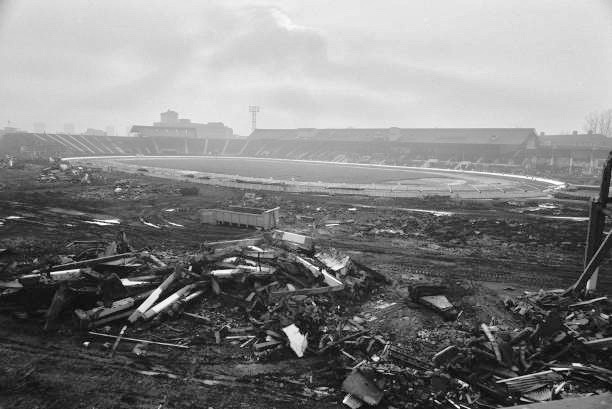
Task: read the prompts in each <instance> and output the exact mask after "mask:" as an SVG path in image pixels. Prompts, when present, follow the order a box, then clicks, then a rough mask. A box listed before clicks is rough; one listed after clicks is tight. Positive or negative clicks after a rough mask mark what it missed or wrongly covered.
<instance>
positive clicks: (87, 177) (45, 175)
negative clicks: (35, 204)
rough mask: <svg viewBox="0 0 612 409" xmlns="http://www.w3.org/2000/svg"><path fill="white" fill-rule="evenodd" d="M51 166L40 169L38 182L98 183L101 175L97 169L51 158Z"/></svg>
mask: <svg viewBox="0 0 612 409" xmlns="http://www.w3.org/2000/svg"><path fill="white" fill-rule="evenodd" d="M51 162H52V163H51V166H48V167H46V168H44V169H42V170H41V172H40V174H39V175H38V178H37V181H38V182H39V183H55V182H64V183H80V184H82V185H91V184H99V183H100V182H101V181H102V179H103V177H102V175H101V172H100V170H99V169H94V168H87V167H83V166H72V165H70V163H68V162H63V161H61V160H59V159H57V160H52V161H51Z"/></svg>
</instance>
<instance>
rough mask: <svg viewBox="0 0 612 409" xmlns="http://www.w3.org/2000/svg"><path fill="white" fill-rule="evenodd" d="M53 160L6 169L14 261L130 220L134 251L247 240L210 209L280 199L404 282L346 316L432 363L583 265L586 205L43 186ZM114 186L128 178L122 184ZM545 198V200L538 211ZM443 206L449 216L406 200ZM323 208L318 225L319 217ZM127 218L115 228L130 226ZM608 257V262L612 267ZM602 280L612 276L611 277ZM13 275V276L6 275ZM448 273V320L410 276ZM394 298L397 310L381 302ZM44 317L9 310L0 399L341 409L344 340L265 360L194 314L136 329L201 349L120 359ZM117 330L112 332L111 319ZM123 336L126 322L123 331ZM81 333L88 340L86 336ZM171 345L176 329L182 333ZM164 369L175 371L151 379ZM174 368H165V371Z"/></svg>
mask: <svg viewBox="0 0 612 409" xmlns="http://www.w3.org/2000/svg"><path fill="white" fill-rule="evenodd" d="M41 169H42V166H40V165H33V164H30V165H27V166H26V167H25V168H24V169H0V187H1V188H0V222H1V225H0V248H10V249H11V250H12V251H13V254H14V255H13V257H14V258H15V259H17V260H21V261H28V260H32V259H33V258H35V257H46V256H48V255H50V254H54V253H55V254H58V253H59V254H67V252H68V251H67V250H66V244H67V243H69V242H71V241H74V240H93V239H96V240H97V239H104V240H113V239H114V238H115V237H116V235H117V232H118V231H119V230H123V231H125V232H126V233H127V236H128V237H129V238H130V240H132V244H133V245H134V246H135V247H137V248H150V249H152V250H153V251H154V252H155V254H158V255H159V256H160V257H164V258H165V259H166V260H170V261H171V260H177V261H180V260H184V259H185V258H186V257H189V256H190V255H193V254H196V253H197V252H198V251H199V250H200V249H201V246H202V243H204V242H206V241H215V240H227V239H234V238H242V237H248V236H250V235H252V234H254V231H253V230H248V229H240V228H232V227H225V226H209V225H201V224H200V223H199V221H198V217H197V210H198V209H200V208H208V207H217V206H221V205H227V204H243V203H244V204H249V205H253V204H258V205H261V206H281V212H282V218H281V223H282V225H281V228H282V229H287V230H292V231H297V232H303V233H306V234H312V235H313V236H314V237H315V239H316V242H317V244H318V245H322V246H327V245H329V246H334V247H336V248H339V249H342V250H343V251H345V252H347V253H348V254H349V255H351V257H353V258H354V259H356V260H359V261H361V262H362V263H364V264H366V265H368V266H370V267H372V268H374V269H377V270H378V271H380V272H381V273H383V274H385V275H386V276H387V277H388V278H389V280H390V282H391V284H389V285H387V286H382V287H378V288H373V289H372V291H371V292H370V293H369V294H362V295H361V297H360V298H358V299H350V298H342V297H340V298H339V300H338V302H339V303H341V304H342V303H344V304H345V307H346V313H347V314H349V315H351V314H368V315H370V316H372V315H373V316H374V317H375V318H376V319H375V320H373V321H372V322H373V324H372V325H373V326H375V327H376V330H377V331H378V332H379V333H380V334H381V335H382V336H384V337H385V338H386V339H389V340H392V341H395V342H401V343H403V344H404V345H406V346H409V347H410V348H411V349H412V350H413V351H414V352H415V354H419V356H421V357H423V358H425V359H427V358H429V357H431V356H432V355H433V354H434V353H435V352H437V351H439V350H441V349H442V348H444V347H446V346H448V345H449V344H450V342H452V341H453V340H457V339H458V338H461V337H464V336H467V334H468V332H469V330H470V329H471V328H472V327H473V326H475V325H477V324H479V323H481V322H486V323H496V324H499V325H508V326H510V327H512V325H513V324H514V323H516V321H515V318H514V317H513V316H511V315H510V314H509V312H507V311H506V310H505V309H504V307H503V304H502V299H503V297H504V296H507V295H510V296H512V295H518V294H520V292H521V291H522V290H524V289H531V290H537V289H538V288H552V287H563V286H566V285H569V284H571V283H572V282H573V280H575V279H576V278H577V277H578V275H579V273H580V270H581V266H582V259H583V251H584V244H583V242H584V238H585V235H586V222H585V221H572V220H565V219H547V218H545V217H548V216H556V217H559V216H561V217H564V216H573V217H585V216H587V210H586V208H587V207H586V204H585V203H584V202H564V203H563V204H559V203H555V206H554V207H553V206H550V205H545V206H541V203H535V202H534V203H510V204H508V203H504V202H495V201H487V202H467V201H463V202H458V201H447V200H433V199H430V200H420V199H412V200H392V199H373V198H363V197H358V196H355V197H350V196H335V197H331V196H322V195H312V196H309V195H303V194H300V195H296V194H281V195H277V194H268V193H257V195H256V196H257V197H256V198H254V199H253V198H251V199H248V201H247V202H245V199H244V193H245V192H244V191H240V190H229V189H224V188H216V187H214V186H204V185H198V186H197V189H198V194H197V195H183V194H181V192H180V188H185V187H192V185H191V184H189V182H187V181H186V182H184V183H182V184H177V183H175V182H167V181H165V180H160V179H155V178H151V177H148V176H146V175H126V174H120V173H104V174H101V175H99V176H98V177H96V178H94V180H93V184H91V185H81V184H79V183H71V182H62V181H59V182H39V181H37V178H38V176H39V174H40V171H41ZM117 188H119V189H118V190H117ZM538 205H540V207H538ZM415 208H417V209H420V210H437V211H445V212H451V213H452V214H450V215H449V214H446V213H444V215H439V214H431V213H426V212H415V211H409V210H406V209H415ZM296 216H308V217H312V218H314V224H315V225H314V226H313V223H312V221H311V220H310V219H305V218H302V217H296ZM117 223H118V224H117ZM608 269H609V265H608V264H606V265H605V266H604V267H603V269H602V270H603V271H604V272H605V271H606V270H608ZM601 276H602V287H603V289H604V290H606V289H607V290H609V289H610V288H611V287H612V280H611V279H610V275H608V274H605V273H602V274H601ZM2 279H3V277H0V280H2ZM431 279H435V280H438V281H439V282H442V283H444V284H446V285H449V286H450V287H452V288H453V291H452V292H451V293H450V294H449V298H450V299H451V301H453V302H454V303H455V304H456V305H457V306H458V307H459V308H460V309H461V310H463V313H462V315H461V318H460V319H459V320H458V321H457V322H454V323H445V322H444V321H443V320H442V319H441V318H440V317H439V316H438V315H436V314H435V313H433V312H431V311H429V310H426V309H423V308H419V307H417V306H415V305H414V304H411V303H404V301H405V300H406V297H407V295H408V286H409V285H410V284H412V283H414V282H420V281H424V280H431ZM390 303H397V304H395V306H394V307H393V308H384V307H386V306H388V305H389V304H390ZM192 310H193V311H194V312H199V313H200V312H203V311H204V312H206V313H207V314H208V315H209V316H210V315H214V316H217V317H218V319H219V320H220V321H222V320H232V319H239V318H238V315H239V314H238V312H237V311H236V308H235V307H233V306H232V301H231V299H224V298H223V297H222V296H214V295H211V296H209V297H207V298H206V299H205V300H203V301H202V303H200V304H197V305H193V306H192ZM43 320H44V317H41V316H29V317H27V318H24V317H23V316H21V317H16V316H15V315H14V314H12V313H11V312H10V311H6V312H4V313H2V314H0V356H1V358H0V407H1V408H6V409H8V408H11V409H12V408H208V407H212V408H240V407H244V408H288V407H295V408H327V407H329V408H332V407H334V408H335V407H339V406H341V405H342V404H341V403H340V402H341V400H342V397H343V394H342V392H341V390H340V384H341V382H342V380H343V378H344V376H345V375H346V373H347V372H346V370H345V369H344V367H345V366H346V363H345V362H344V361H342V360H341V359H340V358H339V357H338V355H339V354H338V353H337V352H332V353H330V354H328V355H322V356H321V355H315V356H309V357H307V358H303V359H297V358H295V357H294V356H293V355H292V354H291V353H290V351H285V352H281V353H277V354H272V355H270V356H267V357H265V358H256V357H254V356H253V355H252V353H251V352H250V351H248V350H246V349H242V348H239V346H238V345H234V344H230V343H222V344H220V345H217V344H216V343H215V340H214V337H213V336H212V332H211V328H208V327H206V326H205V325H202V324H200V323H198V322H194V321H192V320H189V319H186V318H177V319H175V320H169V321H166V322H162V323H157V324H155V325H154V326H145V327H142V328H137V329H134V330H133V331H132V332H131V333H130V336H132V337H142V338H147V339H154V340H164V341H169V340H173V339H174V340H176V339H181V338H184V337H186V336H193V335H194V334H196V335H197V339H198V340H200V342H198V344H197V345H195V346H193V347H192V348H190V349H189V350H175V349H169V348H163V347H157V348H152V352H153V354H151V355H149V356H146V357H137V356H135V355H134V354H133V353H132V350H131V348H132V347H133V344H132V345H130V344H128V343H122V344H121V345H120V348H119V353H118V354H117V355H116V356H115V357H114V358H109V356H108V351H107V350H106V349H105V348H104V345H103V342H101V341H100V340H99V339H92V338H91V337H90V336H89V337H88V336H87V334H85V333H83V332H80V331H79V330H78V329H77V328H75V326H74V325H73V324H72V322H71V320H70V317H66V318H65V320H64V321H63V322H62V325H61V326H60V328H59V330H58V331H57V332H52V333H46V332H44V331H43V330H42V322H43ZM114 331H115V330H114ZM114 333H116V332H114ZM84 341H91V344H90V345H89V347H87V348H86V347H85V346H84V345H83V342H84ZM170 342H171V341H170ZM152 367H153V368H160V371H161V372H165V373H173V374H178V375H179V378H178V379H168V377H166V376H163V377H159V376H148V375H144V374H143V373H141V372H138V371H139V370H144V369H147V368H148V369H150V368H152ZM162 369H163V370H162Z"/></svg>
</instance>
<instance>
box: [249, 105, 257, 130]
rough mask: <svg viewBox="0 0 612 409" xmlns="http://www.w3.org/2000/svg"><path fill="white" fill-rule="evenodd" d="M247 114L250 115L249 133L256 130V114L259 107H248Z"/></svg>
mask: <svg viewBox="0 0 612 409" xmlns="http://www.w3.org/2000/svg"><path fill="white" fill-rule="evenodd" d="M249 112H250V113H251V128H252V129H251V131H254V130H255V129H257V113H258V112H259V107H258V106H256V105H250V106H249Z"/></svg>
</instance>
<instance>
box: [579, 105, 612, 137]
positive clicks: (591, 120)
mask: <svg viewBox="0 0 612 409" xmlns="http://www.w3.org/2000/svg"><path fill="white" fill-rule="evenodd" d="M584 130H585V131H587V132H588V131H592V132H593V133H598V134H602V135H605V136H607V137H608V138H612V109H607V110H604V111H601V112H591V113H590V114H588V115H587V116H586V118H585V119H584Z"/></svg>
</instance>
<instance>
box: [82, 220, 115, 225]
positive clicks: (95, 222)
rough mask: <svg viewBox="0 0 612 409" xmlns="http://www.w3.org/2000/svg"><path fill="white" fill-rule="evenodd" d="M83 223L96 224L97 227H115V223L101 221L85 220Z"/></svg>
mask: <svg viewBox="0 0 612 409" xmlns="http://www.w3.org/2000/svg"><path fill="white" fill-rule="evenodd" d="M83 223H87V224H95V225H96V226H114V223H106V222H103V221H99V220H83Z"/></svg>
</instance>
